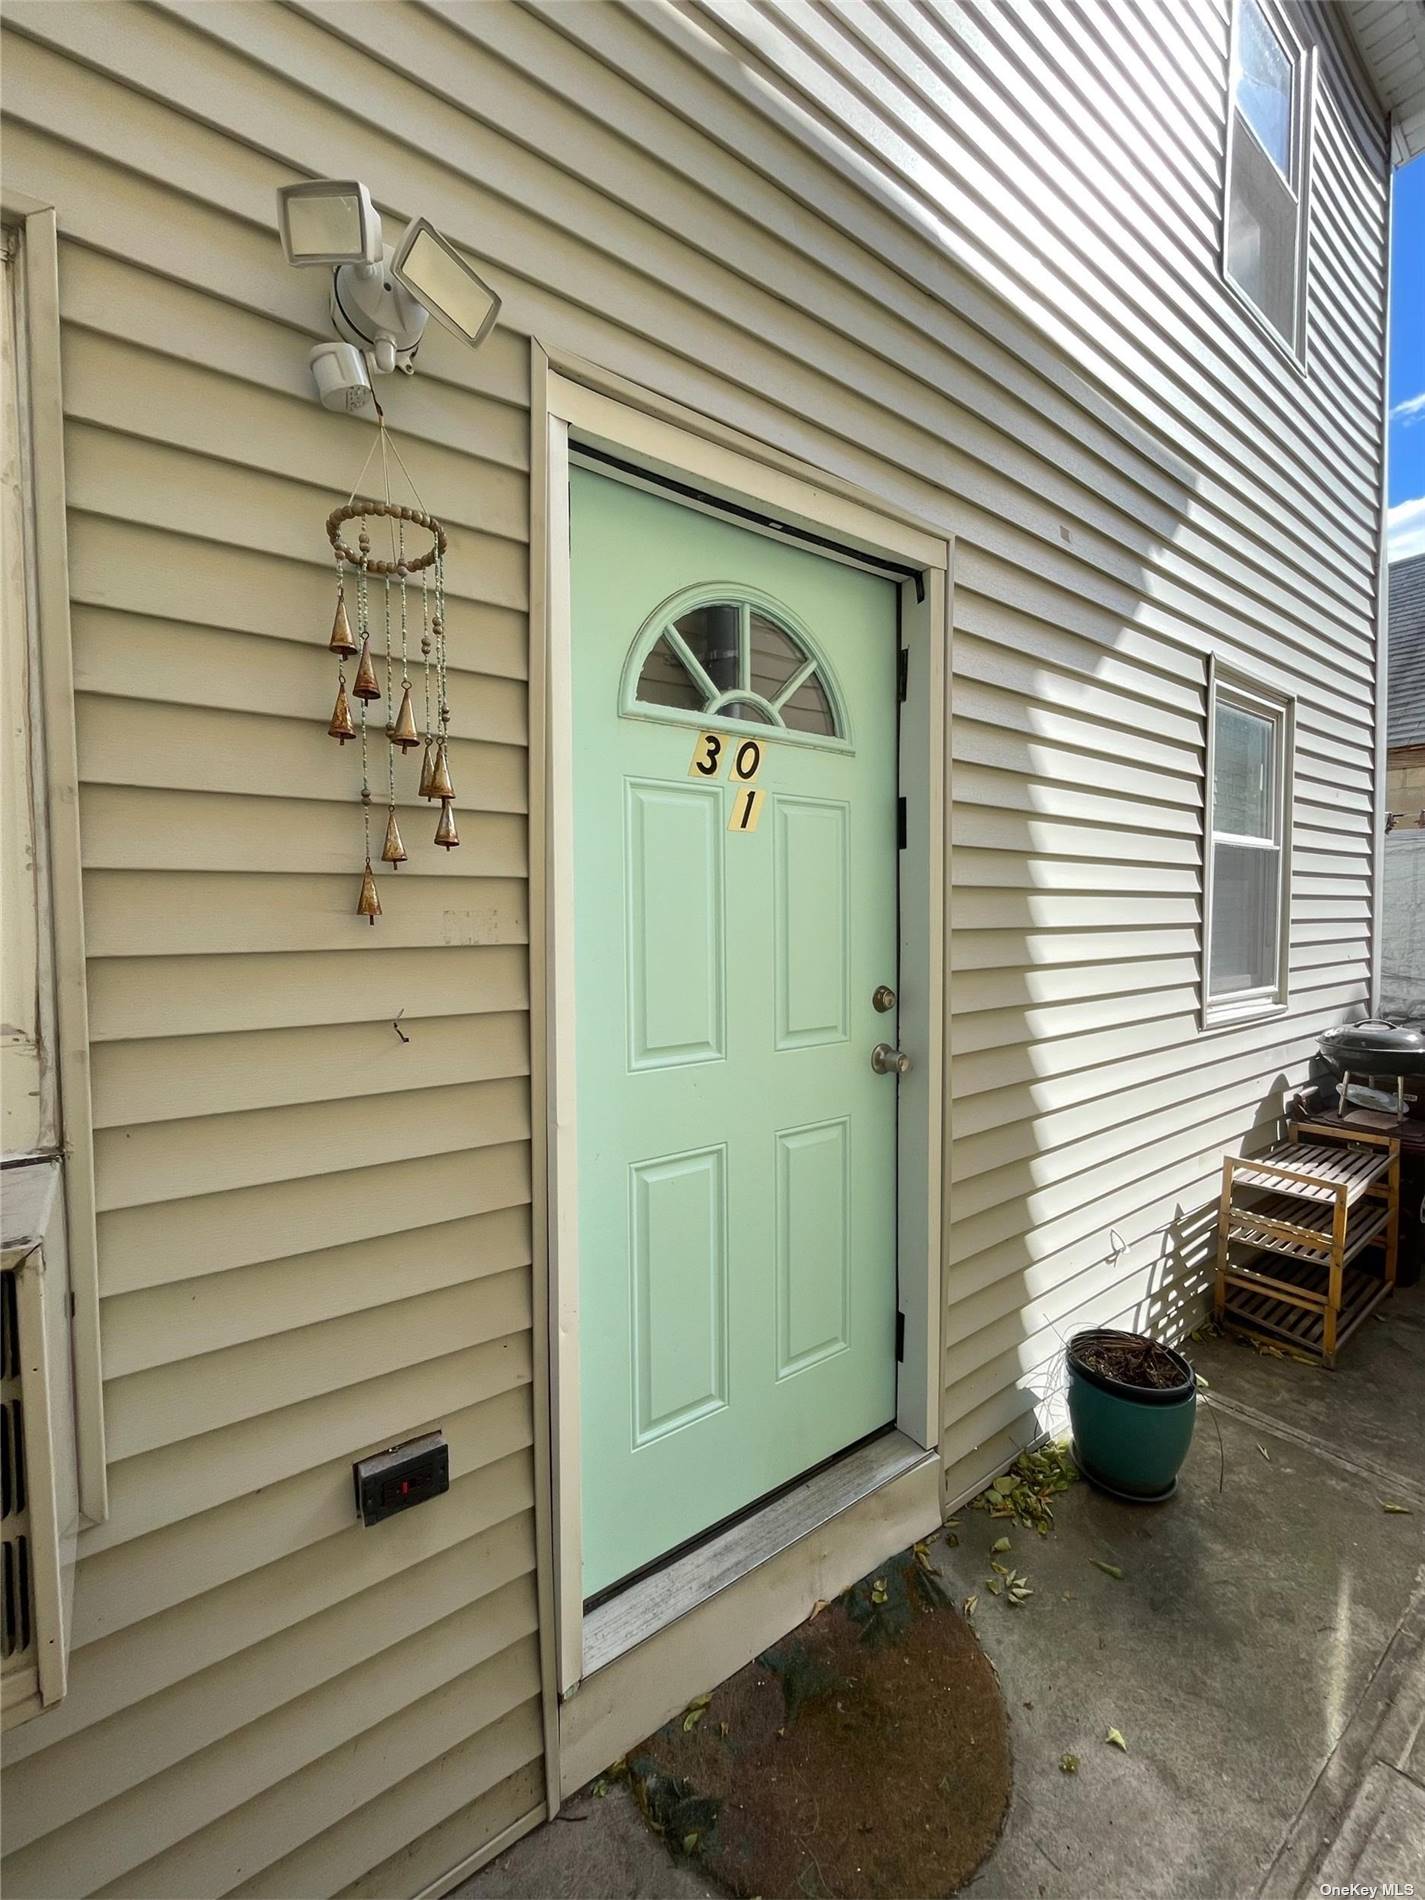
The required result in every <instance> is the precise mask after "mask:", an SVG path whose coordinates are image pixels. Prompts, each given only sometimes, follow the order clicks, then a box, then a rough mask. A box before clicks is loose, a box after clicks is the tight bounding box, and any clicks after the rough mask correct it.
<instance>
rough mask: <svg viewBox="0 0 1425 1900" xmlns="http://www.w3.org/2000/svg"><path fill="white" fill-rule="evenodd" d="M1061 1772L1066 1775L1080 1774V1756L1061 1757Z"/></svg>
mask: <svg viewBox="0 0 1425 1900" xmlns="http://www.w3.org/2000/svg"><path fill="white" fill-rule="evenodd" d="M1059 1772H1060V1773H1061V1774H1065V1775H1076V1774H1077V1773H1078V1772H1079V1758H1078V1756H1077V1755H1061V1756H1060V1757H1059Z"/></svg>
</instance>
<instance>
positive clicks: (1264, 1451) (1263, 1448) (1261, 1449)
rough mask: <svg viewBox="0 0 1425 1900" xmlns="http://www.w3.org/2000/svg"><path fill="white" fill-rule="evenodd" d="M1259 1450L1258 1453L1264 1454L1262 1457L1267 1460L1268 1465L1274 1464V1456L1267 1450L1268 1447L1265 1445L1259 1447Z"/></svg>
mask: <svg viewBox="0 0 1425 1900" xmlns="http://www.w3.org/2000/svg"><path fill="white" fill-rule="evenodd" d="M1257 1450H1258V1451H1259V1452H1260V1453H1261V1454H1262V1456H1263V1457H1264V1458H1265V1459H1266V1461H1267V1463H1268V1464H1270V1463H1271V1462H1272V1454H1271V1453H1270V1452H1269V1451H1268V1450H1267V1448H1266V1446H1265V1445H1258V1447H1257Z"/></svg>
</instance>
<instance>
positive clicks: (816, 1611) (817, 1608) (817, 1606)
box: [807, 1597, 826, 1623]
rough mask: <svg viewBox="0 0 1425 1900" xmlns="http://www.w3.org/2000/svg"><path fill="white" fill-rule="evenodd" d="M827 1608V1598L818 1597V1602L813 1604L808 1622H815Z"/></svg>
mask: <svg viewBox="0 0 1425 1900" xmlns="http://www.w3.org/2000/svg"><path fill="white" fill-rule="evenodd" d="M825 1608H826V1598H825V1597H818V1598H817V1600H816V1602H815V1603H813V1604H812V1606H811V1615H810V1616H809V1617H808V1618H807V1622H808V1623H814V1622H815V1621H816V1619H817V1618H818V1617H819V1616H820V1615H821V1613H822V1611H823V1610H824V1609H825Z"/></svg>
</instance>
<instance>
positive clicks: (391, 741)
mask: <svg viewBox="0 0 1425 1900" xmlns="http://www.w3.org/2000/svg"><path fill="white" fill-rule="evenodd" d="M383 579H384V580H385V583H386V807H387V811H388V812H393V811H394V810H395V809H396V741H395V731H396V707H395V702H394V700H393V699H392V689H391V677H392V676H391V576H390V575H389V574H387V575H384V576H383Z"/></svg>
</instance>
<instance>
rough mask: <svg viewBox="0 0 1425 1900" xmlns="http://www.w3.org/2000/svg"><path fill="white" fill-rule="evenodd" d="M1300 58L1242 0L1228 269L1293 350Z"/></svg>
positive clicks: (1297, 322)
mask: <svg viewBox="0 0 1425 1900" xmlns="http://www.w3.org/2000/svg"><path fill="white" fill-rule="evenodd" d="M1303 83H1304V73H1303V68H1302V60H1301V57H1300V54H1299V53H1296V52H1294V51H1292V50H1289V49H1288V46H1287V43H1286V41H1285V40H1284V39H1283V37H1282V36H1281V35H1280V34H1279V33H1278V32H1277V31H1276V29H1275V27H1273V25H1272V24H1271V22H1270V21H1269V19H1268V17H1267V15H1266V13H1265V11H1264V10H1263V7H1262V6H1261V5H1260V4H1259V0H1237V8H1236V24H1235V28H1234V45H1233V59H1232V97H1231V102H1230V107H1229V114H1230V137H1229V140H1228V168H1227V209H1226V217H1225V236H1224V256H1223V267H1224V269H1225V271H1226V273H1227V275H1228V277H1230V278H1231V280H1232V282H1233V283H1234V284H1235V285H1236V286H1237V288H1238V289H1239V290H1240V291H1241V292H1242V294H1243V295H1244V296H1245V297H1246V298H1247V299H1248V301H1249V302H1250V303H1251V304H1252V305H1253V306H1254V308H1255V309H1256V310H1258V311H1259V312H1260V314H1261V315H1262V316H1263V317H1264V318H1265V320H1266V321H1267V322H1268V323H1269V324H1270V325H1271V327H1272V329H1273V330H1275V331H1276V332H1277V334H1278V335H1279V336H1280V337H1281V338H1282V340H1283V341H1284V342H1285V343H1287V344H1288V345H1289V346H1290V347H1291V348H1292V349H1293V350H1299V345H1300V334H1299V333H1300V327H1301V301H1302V300H1301V283H1302V273H1303V269H1304V243H1303V238H1304V231H1303V221H1302V196H1303V194H1302V189H1301V187H1302V178H1303V174H1304V170H1305V165H1304V160H1303V154H1302V152H1301V149H1300V147H1301V144H1302V139H1301V132H1300V128H1301V126H1302V124H1303V122H1304V121H1303V114H1302V110H1301V97H1300V95H1301V89H1302V85H1303Z"/></svg>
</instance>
